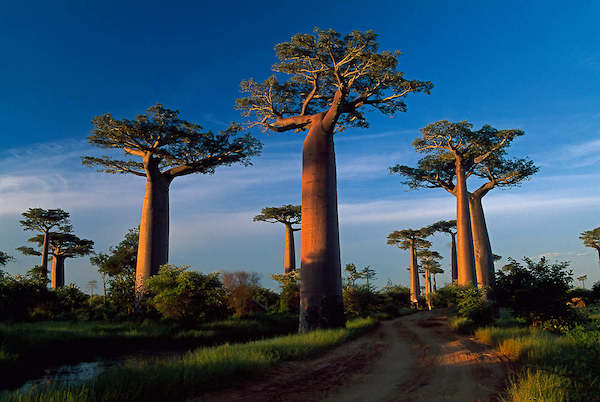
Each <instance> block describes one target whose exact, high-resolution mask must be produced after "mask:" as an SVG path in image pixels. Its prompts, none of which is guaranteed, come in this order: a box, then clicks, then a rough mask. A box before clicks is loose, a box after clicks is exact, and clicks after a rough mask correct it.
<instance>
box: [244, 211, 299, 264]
mask: <svg viewBox="0 0 600 402" xmlns="http://www.w3.org/2000/svg"><path fill="white" fill-rule="evenodd" d="M301 209H302V208H301V206H300V205H291V204H288V205H282V206H281V207H266V208H263V209H262V210H261V211H260V214H259V215H256V216H255V217H254V219H253V220H254V222H269V223H277V222H279V223H283V224H284V226H285V246H284V254H283V255H284V257H283V272H284V273H286V274H287V273H289V272H291V271H294V270H295V269H296V247H295V243H294V232H296V231H298V230H300V228H295V227H294V225H299V224H300V222H301Z"/></svg>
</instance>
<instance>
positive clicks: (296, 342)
mask: <svg viewBox="0 0 600 402" xmlns="http://www.w3.org/2000/svg"><path fill="white" fill-rule="evenodd" d="M376 325H377V321H376V320H375V319H370V318H368V319H357V320H353V321H350V322H348V324H347V326H346V328H342V329H329V330H319V331H313V332H310V333H308V334H301V335H288V336H282V337H277V338H273V339H269V340H262V341H254V342H249V343H245V344H236V345H229V344H225V345H221V346H216V347H210V348H201V349H197V350H194V351H192V352H188V353H186V354H184V355H183V356H180V357H171V358H157V359H155V360H154V361H152V362H148V361H139V360H129V361H127V362H126V363H125V365H124V366H122V367H119V368H116V369H112V370H108V371H106V372H104V373H102V374H100V375H99V376H97V377H96V378H94V379H93V380H90V381H87V382H84V383H82V384H75V385H73V384H71V385H61V384H50V385H46V386H42V387H40V388H35V389H33V390H31V391H30V392H29V393H18V392H13V393H4V394H3V395H2V396H1V397H0V400H2V401H82V400H93V401H114V400H119V401H165V400H169V401H173V400H183V399H185V398H188V397H192V396H199V395H201V394H202V393H203V392H206V391H210V390H216V389H221V388H223V387H225V386H227V385H229V384H231V383H232V382H233V381H235V380H239V378H249V377H251V376H255V375H257V374H259V373H260V372H264V371H265V370H266V369H268V368H270V367H273V366H274V365H276V364H277V363H280V362H282V361H286V360H298V359H305V358H308V357H311V356H314V355H317V354H319V353H322V352H324V351H325V350H327V349H329V348H331V347H333V346H335V345H339V344H340V343H342V342H344V341H347V340H349V339H351V338H354V337H356V336H358V335H360V334H362V333H364V332H365V331H366V330H368V329H370V328H373V327H374V326H376Z"/></svg>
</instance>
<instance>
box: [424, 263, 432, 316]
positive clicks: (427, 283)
mask: <svg viewBox="0 0 600 402" xmlns="http://www.w3.org/2000/svg"><path fill="white" fill-rule="evenodd" d="M425 298H426V300H427V308H428V309H429V310H431V273H430V272H429V270H425Z"/></svg>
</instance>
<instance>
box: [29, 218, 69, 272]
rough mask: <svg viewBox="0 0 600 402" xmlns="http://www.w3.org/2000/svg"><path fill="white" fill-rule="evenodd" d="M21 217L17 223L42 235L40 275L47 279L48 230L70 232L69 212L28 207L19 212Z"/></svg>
mask: <svg viewBox="0 0 600 402" xmlns="http://www.w3.org/2000/svg"><path fill="white" fill-rule="evenodd" d="M21 215H22V216H23V218H25V219H22V220H20V221H19V224H21V226H23V228H24V229H25V230H30V231H33V232H38V233H40V234H41V235H42V237H43V240H42V251H41V253H39V254H36V255H40V256H41V257H42V262H41V263H40V268H41V275H42V278H43V279H44V280H47V279H48V243H49V241H50V237H51V236H50V231H51V230H52V229H57V232H70V231H71V229H72V227H71V222H70V220H69V213H68V212H66V211H63V210H62V209H42V208H29V209H28V210H27V211H25V212H23V213H22V214H21Z"/></svg>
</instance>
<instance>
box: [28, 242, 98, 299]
mask: <svg viewBox="0 0 600 402" xmlns="http://www.w3.org/2000/svg"><path fill="white" fill-rule="evenodd" d="M44 237H45V235H42V234H40V235H37V236H34V237H32V238H30V239H29V240H28V241H29V242H32V243H36V244H37V245H38V246H42V247H43V244H44ZM48 238H49V239H50V240H49V241H48V247H49V249H50V251H49V254H50V255H51V256H52V276H51V281H50V287H51V288H52V289H56V288H61V287H63V286H65V259H67V258H74V257H82V256H84V255H88V254H90V253H92V252H93V249H94V242H93V241H92V240H87V239H80V238H79V237H77V236H75V235H74V234H72V233H60V232H49V236H48ZM19 250H20V251H21V252H22V253H23V254H28V255H41V253H40V252H39V251H36V250H35V249H33V248H31V247H19Z"/></svg>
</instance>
